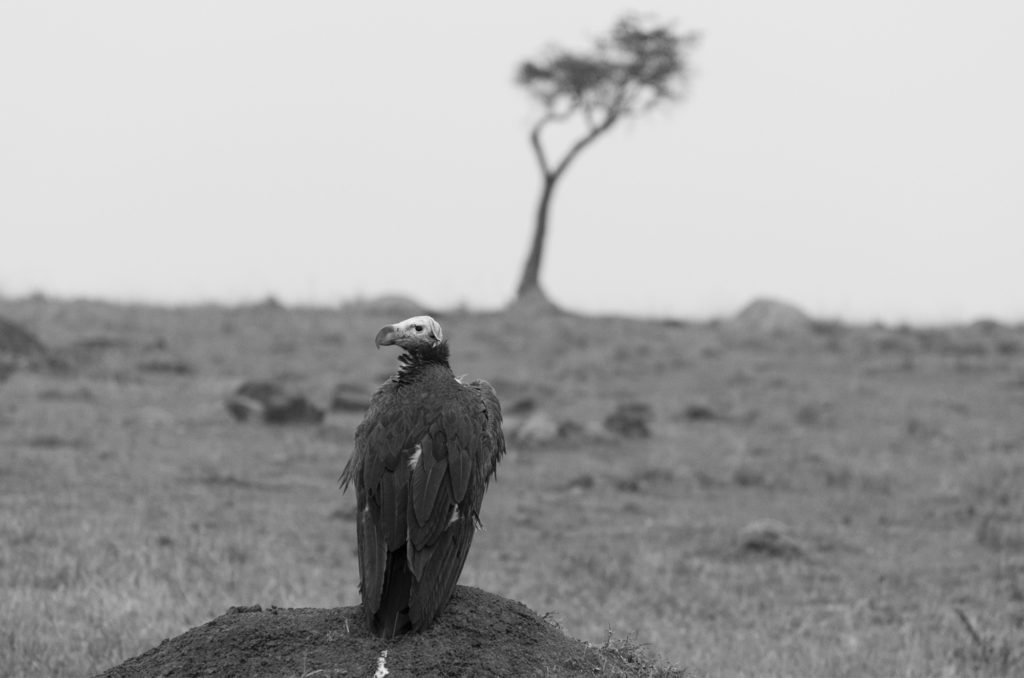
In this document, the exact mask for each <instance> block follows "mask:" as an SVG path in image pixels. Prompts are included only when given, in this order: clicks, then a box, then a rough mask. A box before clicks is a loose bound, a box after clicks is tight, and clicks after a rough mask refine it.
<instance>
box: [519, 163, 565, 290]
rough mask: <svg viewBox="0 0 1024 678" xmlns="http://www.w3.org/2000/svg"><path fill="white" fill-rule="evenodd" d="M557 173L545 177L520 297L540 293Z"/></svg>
mask: <svg viewBox="0 0 1024 678" xmlns="http://www.w3.org/2000/svg"><path fill="white" fill-rule="evenodd" d="M557 180H558V175H557V174H548V175H545V177H544V188H543V190H542V191H541V194H540V202H539V203H538V205H537V222H536V225H535V227H534V232H533V245H532V246H531V247H530V256H529V257H527V259H526V265H525V266H524V267H523V277H522V279H521V280H520V282H519V291H518V292H517V293H516V296H517V297H518V298H519V299H522V298H524V297H527V296H529V295H531V294H535V293H540V295H541V296H544V293H543V291H542V290H541V289H540V262H541V259H542V257H543V256H544V235H545V233H546V232H547V227H548V206H549V205H550V204H551V194H552V193H553V192H554V190H555V182H556V181H557Z"/></svg>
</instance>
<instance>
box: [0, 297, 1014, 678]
mask: <svg viewBox="0 0 1024 678" xmlns="http://www.w3.org/2000/svg"><path fill="white" fill-rule="evenodd" d="M0 315H3V316H5V317H7V318H9V319H13V320H16V321H18V322H19V323H21V324H23V325H24V326H26V327H28V328H29V329H31V330H33V331H34V332H36V333H37V334H38V335H40V336H41V338H42V339H43V340H44V341H45V342H46V343H47V344H49V345H51V346H54V347H58V348H59V349H60V350H61V351H62V352H63V355H64V356H65V357H66V359H67V360H68V361H69V362H71V363H73V365H74V366H75V367H74V369H72V370H71V371H70V372H68V373H66V374H53V373H47V372H29V371H20V372H18V373H16V374H14V375H13V377H12V378H11V379H10V380H9V381H8V382H7V383H5V384H3V385H0V673H2V674H3V675H4V676H10V677H11V678H20V677H22V676H33V677H35V676H48V677H59V676H83V675H89V674H93V673H98V672H99V671H101V670H103V669H106V668H108V667H110V666H112V665H114V664H117V663H119V662H121V661H123V660H125V659H127V658H128V657H130V656H133V655H136V654H139V653H140V652H142V651H144V650H146V649H148V648H150V647H152V646H154V645H156V644H158V643H159V642H160V641H161V640H162V639H164V638H167V637H171V636H175V635H177V634H180V633H182V632H184V631H185V630H186V629H188V628H190V627H192V626H195V625H198V624H201V623H203V622H206V621H208V620H209V619H211V618H213V617H215V616H217V615H220V614H222V613H224V612H225V611H226V610H227V609H228V608H229V607H231V606H235V605H251V604H261V605H263V606H264V607H267V606H270V605H277V606H281V607H335V606H339V605H352V604H355V603H356V602H357V601H358V593H357V588H356V587H357V579H358V573H357V564H356V559H355V555H354V554H355V525H354V523H353V513H354V502H355V499H354V497H353V496H352V495H351V494H349V495H344V496H343V495H341V494H340V492H339V491H338V489H337V477H338V474H339V472H340V471H341V468H342V467H343V465H344V463H345V461H346V460H347V458H348V456H349V454H350V451H351V444H352V435H353V432H354V429H355V427H356V425H357V424H358V422H359V420H360V418H361V415H360V414H358V413H335V414H332V415H330V416H329V418H328V420H327V421H326V422H325V423H324V424H323V425H320V426H308V425H307V426H292V427H288V426H284V427H271V426H266V425H262V424H255V423H245V424H243V423H238V422H235V421H233V420H232V419H231V418H230V417H229V416H228V414H227V413H226V411H225V408H224V405H223V399H224V397H225V396H226V395H227V394H229V393H230V392H231V391H232V390H233V389H234V388H235V387H236V386H237V385H238V384H239V383H241V382H242V381H243V380H245V379H249V378H258V377H275V378H280V379H285V380H288V381H289V383H291V384H293V385H294V386H295V387H296V388H299V389H300V390H303V391H304V392H306V393H307V394H309V395H310V396H311V397H312V398H313V399H314V400H317V401H319V402H321V403H325V402H326V401H327V398H328V394H329V393H330V391H331V389H332V387H333V386H334V385H335V384H337V383H339V382H347V383H351V384H357V385H363V386H366V387H367V388H368V389H370V388H372V386H373V385H374V384H377V383H379V382H380V381H381V380H382V379H383V378H384V377H385V376H386V375H387V374H388V373H390V372H391V371H392V370H393V368H394V366H395V364H396V363H395V358H396V355H395V351H393V350H381V351H379V352H378V351H375V350H374V347H373V341H372V338H373V336H374V334H375V332H376V330H377V329H378V328H379V327H380V326H381V325H383V324H385V323H389V322H394V321H397V320H400V319H401V318H398V317H392V316H391V315H387V314H381V313H375V312H373V311H372V310H369V309H366V308H363V309H361V310H360V309H358V308H356V307H351V308H348V309H342V310H337V309H335V310H328V309H282V308H276V307H274V306H272V305H265V306H254V307H246V308H218V307H195V308H186V309H160V308H149V307H136V306H114V305H106V304H100V303H87V302H76V303H66V302H54V301H47V300H43V299H35V300H20V301H11V300H7V301H0ZM441 319H442V323H443V324H444V325H445V329H446V334H447V335H448V336H449V338H450V340H451V344H452V350H453V368H454V369H455V371H456V373H457V374H462V373H468V374H469V375H471V376H472V377H474V378H475V377H481V378H485V379H488V380H489V381H491V382H492V383H493V384H494V385H495V386H496V387H497V389H498V392H499V395H500V396H501V397H502V400H503V402H504V403H505V406H506V408H507V409H510V406H511V405H513V404H514V403H516V402H522V401H525V400H526V399H530V400H532V401H533V402H534V403H535V404H536V405H537V407H538V408H539V409H540V410H542V411H544V412H546V413H547V414H550V415H551V416H552V417H554V418H555V419H557V420H559V421H564V420H572V421H575V422H578V423H580V424H586V423H587V422H593V421H600V420H602V419H603V418H604V417H605V416H606V415H607V414H608V413H609V412H611V411H612V410H614V409H615V407H616V406H617V405H619V404H620V403H623V402H636V401H640V402H644V403H648V404H650V406H651V408H652V410H653V420H652V423H651V430H652V435H651V437H649V438H636V439H633V438H612V439H609V440H603V441H599V440H594V439H592V437H590V436H588V435H586V434H584V433H578V432H577V433H576V434H573V435H568V436H565V437H562V438H559V439H557V440H555V441H554V442H552V443H549V444H546V445H543V446H540V447H526V446H524V445H521V444H519V443H517V442H515V441H514V440H512V441H510V445H509V455H508V457H507V458H506V459H505V461H504V463H503V464H502V465H501V467H500V468H499V471H498V479H497V482H496V483H494V484H492V485H491V488H490V490H489V492H488V495H487V497H486V499H485V501H484V509H483V515H482V519H483V522H484V525H485V527H486V531H483V532H480V533H478V534H477V537H476V539H475V542H474V546H473V550H472V551H471V553H470V556H469V562H468V564H467V566H466V570H465V572H464V573H463V577H462V580H461V581H462V583H463V584H469V585H473V586H478V587H481V588H483V589H485V590H487V591H491V592H494V593H497V594H500V595H503V596H506V597H509V598H513V599H517V600H520V601H522V602H524V603H525V604H526V605H528V606H529V607H530V608H532V609H534V610H536V611H538V612H539V613H542V614H543V613H547V612H551V613H553V614H554V616H555V618H556V619H557V620H558V621H559V622H560V623H561V625H562V626H563V627H564V629H565V630H566V631H567V632H568V633H569V634H570V635H574V636H577V637H580V638H583V639H586V640H590V641H592V642H595V643H600V642H602V641H604V640H605V638H606V637H607V633H608V630H609V629H611V630H612V631H613V632H614V633H615V634H617V635H619V636H625V635H630V636H631V637H635V640H636V642H640V643H648V644H649V645H650V648H651V649H652V650H653V651H654V652H656V653H658V654H660V655H661V656H662V657H664V658H665V659H667V660H669V661H671V662H673V663H675V664H677V665H679V666H685V667H687V668H688V671H689V672H690V673H691V674H693V675H707V676H759V677H762V676H863V675H873V676H960V675H966V676H971V675H977V676H990V675H991V676H999V675H1008V676H1012V675H1024V330H1022V329H1021V328H1019V327H1018V328H1009V327H1002V326H997V325H994V324H980V325H975V326H972V327H968V328H947V329H939V330H928V331H925V330H913V329H908V328H888V329H886V328H877V327H860V328H850V327H842V326H837V325H825V326H819V327H818V328H817V330H816V331H815V332H814V333H813V334H811V335H809V336H803V337H798V338H796V339H784V338H776V339H765V340H751V339H750V338H749V337H742V336H740V337H737V336H736V335H734V334H730V333H729V332H727V331H725V329H723V328H721V327H718V326H715V325H713V324H686V323H662V322H642V321H636V320H625V319H616V318H603V319H602V318H576V317H546V318H541V319H530V318H525V317H522V316H515V315H500V314H492V315H477V314H465V313H451V314H446V315H444V316H442V318H441ZM510 420H511V423H514V420H515V417H514V416H512V417H510ZM767 518H770V519H774V520H777V521H780V522H781V523H783V524H785V525H786V526H788V536H787V538H788V539H790V540H791V542H790V543H791V544H792V545H793V548H792V549H788V550H780V551H777V552H773V551H771V550H768V551H758V550H756V549H744V548H742V544H741V540H740V537H739V534H740V531H741V529H742V528H743V527H744V526H746V525H748V524H749V523H751V522H752V521H756V520H761V519H767ZM961 615H963V617H961ZM965 620H966V621H965Z"/></svg>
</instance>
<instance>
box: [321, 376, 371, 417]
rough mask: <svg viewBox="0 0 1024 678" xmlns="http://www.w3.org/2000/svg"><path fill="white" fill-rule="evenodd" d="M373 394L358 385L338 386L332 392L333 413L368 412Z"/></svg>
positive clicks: (344, 384)
mask: <svg viewBox="0 0 1024 678" xmlns="http://www.w3.org/2000/svg"><path fill="white" fill-rule="evenodd" d="M372 397H373V393H372V392H371V391H370V390H369V389H367V388H364V387H362V386H359V385H358V384H346V383H342V384H338V385H337V386H335V387H334V390H333V391H331V406H330V407H331V411H332V412H366V408H367V407H369V405H370V399H371V398H372Z"/></svg>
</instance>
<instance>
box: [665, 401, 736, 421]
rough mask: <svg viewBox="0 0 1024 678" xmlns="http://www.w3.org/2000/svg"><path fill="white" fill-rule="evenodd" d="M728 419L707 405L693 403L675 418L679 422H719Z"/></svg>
mask: <svg viewBox="0 0 1024 678" xmlns="http://www.w3.org/2000/svg"><path fill="white" fill-rule="evenodd" d="M726 418H727V417H726V416H725V415H723V414H722V413H721V412H719V411H718V410H716V409H715V408H713V407H712V406H711V405H708V404H706V403H691V404H689V405H687V406H686V407H684V408H683V411H682V412H680V413H679V414H678V415H676V416H675V417H673V419H675V420H677V421H717V420H719V419H726Z"/></svg>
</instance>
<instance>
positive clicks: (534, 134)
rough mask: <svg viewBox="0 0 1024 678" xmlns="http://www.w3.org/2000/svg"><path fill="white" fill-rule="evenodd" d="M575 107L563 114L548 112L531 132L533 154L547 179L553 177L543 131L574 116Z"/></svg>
mask: <svg viewBox="0 0 1024 678" xmlns="http://www.w3.org/2000/svg"><path fill="white" fill-rule="evenodd" d="M574 110H575V107H574V106H572V107H569V108H568V109H566V110H564V111H562V112H560V113H559V112H556V111H548V112H547V113H546V114H545V115H544V117H542V118H541V119H540V120H538V121H537V124H536V125H534V126H533V130H532V131H531V132H530V143H531V144H532V145H533V153H534V155H536V156H537V164H538V165H540V171H541V173H542V174H543V175H544V177H545V178H548V177H550V176H551V175H552V171H551V165H550V164H549V163H548V158H547V155H546V154H545V153H544V145H543V144H542V143H541V140H540V133H541V131H542V130H543V129H544V128H545V127H546V126H547V124H548V123H549V122H557V121H559V120H565V119H566V118H568V117H569V116H571V115H572V114H573V111H574Z"/></svg>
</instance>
